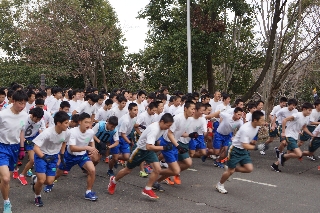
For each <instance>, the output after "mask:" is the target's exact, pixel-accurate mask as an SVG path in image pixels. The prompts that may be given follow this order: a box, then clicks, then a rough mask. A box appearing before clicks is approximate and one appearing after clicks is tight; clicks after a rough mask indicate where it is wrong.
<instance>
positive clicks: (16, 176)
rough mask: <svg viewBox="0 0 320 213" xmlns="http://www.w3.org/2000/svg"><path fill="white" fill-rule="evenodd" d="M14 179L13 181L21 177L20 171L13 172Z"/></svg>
mask: <svg viewBox="0 0 320 213" xmlns="http://www.w3.org/2000/svg"><path fill="white" fill-rule="evenodd" d="M12 177H13V179H17V178H18V177H19V173H18V170H13V172H12Z"/></svg>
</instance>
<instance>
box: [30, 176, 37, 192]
mask: <svg viewBox="0 0 320 213" xmlns="http://www.w3.org/2000/svg"><path fill="white" fill-rule="evenodd" d="M36 182H37V176H36V175H32V177H31V188H32V191H33V192H35V191H34V185H35V184H36Z"/></svg>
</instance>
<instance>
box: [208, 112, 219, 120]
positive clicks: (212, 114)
mask: <svg viewBox="0 0 320 213" xmlns="http://www.w3.org/2000/svg"><path fill="white" fill-rule="evenodd" d="M219 115H220V111H218V112H214V113H211V114H209V115H206V117H205V118H206V119H207V120H209V119H211V118H218V117H219Z"/></svg>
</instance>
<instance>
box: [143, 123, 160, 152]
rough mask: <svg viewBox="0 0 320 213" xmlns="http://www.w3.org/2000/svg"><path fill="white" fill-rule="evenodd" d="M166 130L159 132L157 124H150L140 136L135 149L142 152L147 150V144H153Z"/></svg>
mask: <svg viewBox="0 0 320 213" xmlns="http://www.w3.org/2000/svg"><path fill="white" fill-rule="evenodd" d="M165 131H166V130H161V129H160V125H159V122H154V123H152V124H150V125H149V126H148V127H147V128H146V129H145V130H144V131H143V133H142V134H141V136H140V138H139V140H138V142H137V147H138V148H139V149H142V150H147V149H146V146H147V144H152V145H154V144H155V141H157V140H158V139H159V138H160V137H161V136H162V135H163V134H164V133H165Z"/></svg>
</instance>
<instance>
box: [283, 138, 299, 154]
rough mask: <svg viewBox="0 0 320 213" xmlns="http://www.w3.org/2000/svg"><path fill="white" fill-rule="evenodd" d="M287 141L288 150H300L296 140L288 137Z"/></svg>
mask: <svg viewBox="0 0 320 213" xmlns="http://www.w3.org/2000/svg"><path fill="white" fill-rule="evenodd" d="M286 141H287V143H288V146H287V150H290V151H292V150H294V149H296V148H299V147H298V143H297V140H296V139H294V138H291V137H287V138H286Z"/></svg>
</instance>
